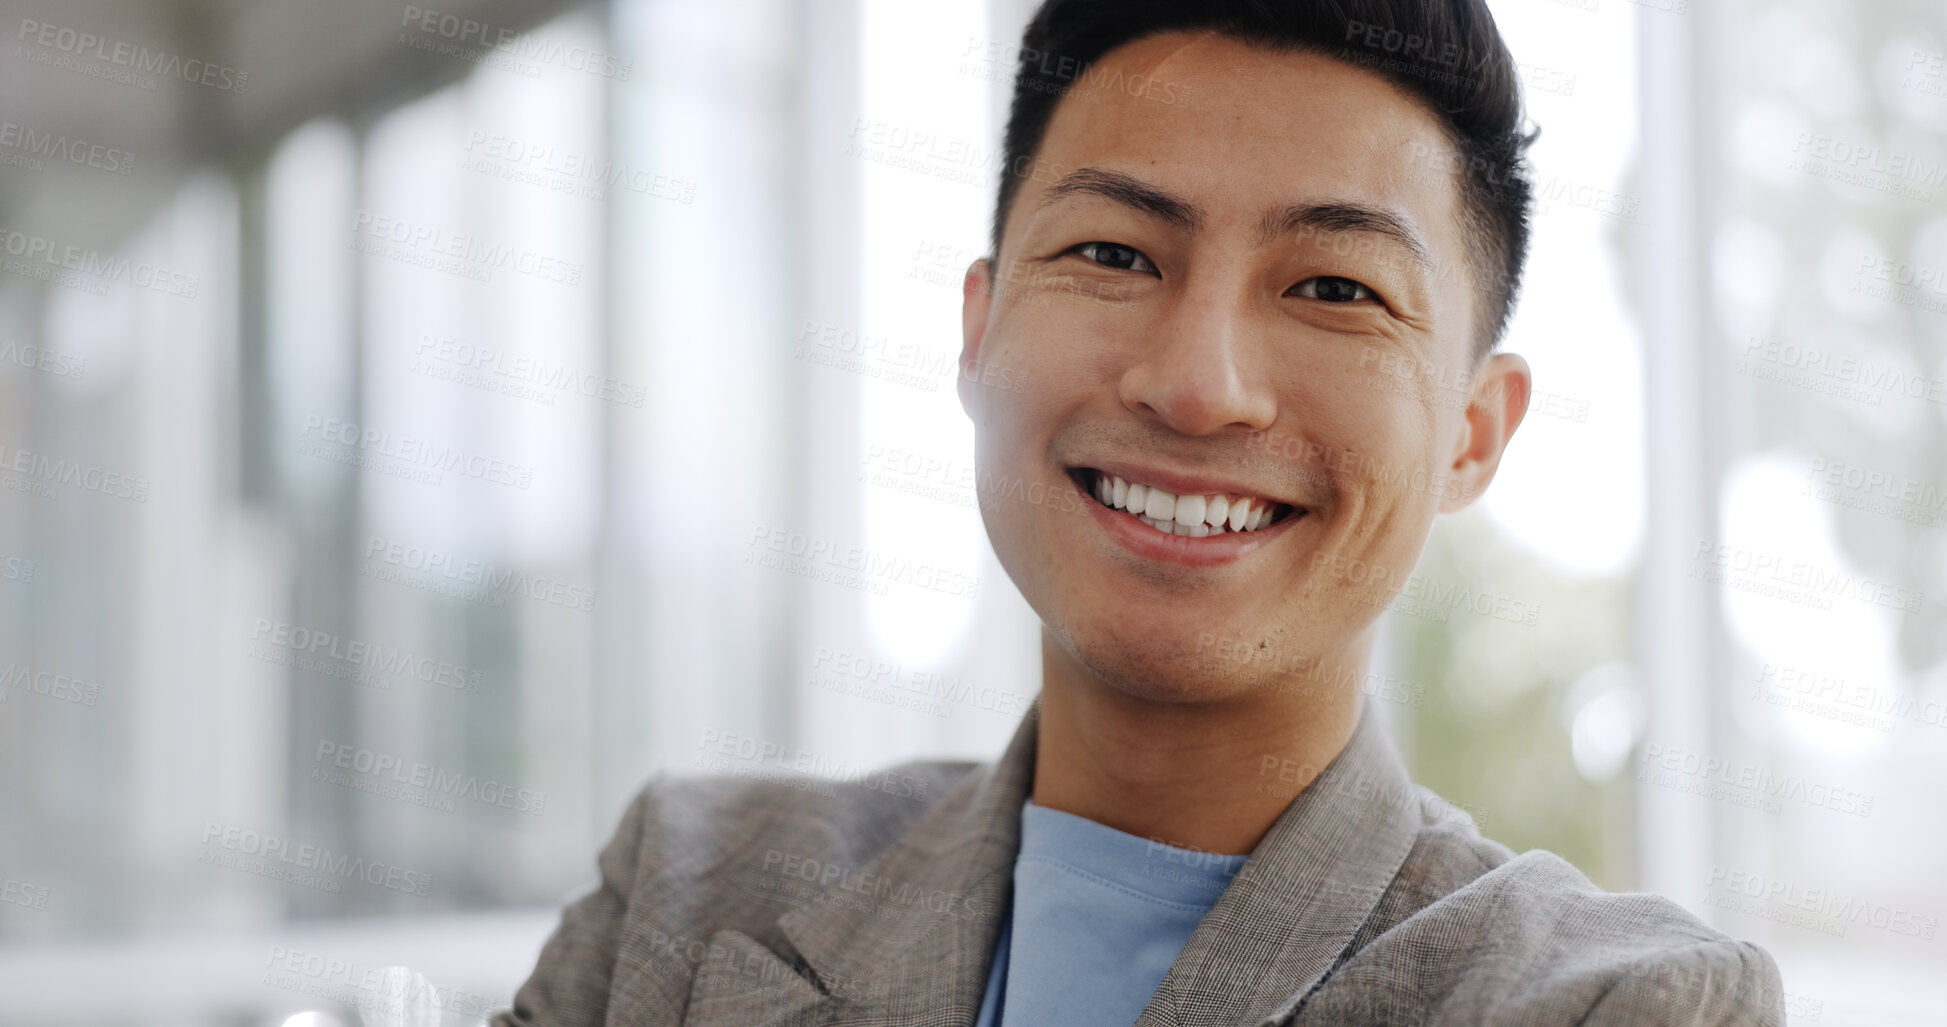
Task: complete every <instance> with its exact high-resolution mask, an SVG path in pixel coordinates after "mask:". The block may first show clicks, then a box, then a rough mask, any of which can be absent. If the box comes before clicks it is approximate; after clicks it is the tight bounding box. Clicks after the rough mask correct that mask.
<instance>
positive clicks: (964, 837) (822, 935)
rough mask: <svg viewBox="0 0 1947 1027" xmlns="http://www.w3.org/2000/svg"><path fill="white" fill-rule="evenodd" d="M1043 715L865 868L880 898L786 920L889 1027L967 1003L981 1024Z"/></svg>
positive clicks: (795, 938) (855, 999) (827, 977)
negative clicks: (991, 958)
mask: <svg viewBox="0 0 1947 1027" xmlns="http://www.w3.org/2000/svg"><path fill="white" fill-rule="evenodd" d="M1040 715H1041V700H1040V698H1039V697H1038V696H1037V697H1036V698H1035V700H1034V701H1033V702H1032V703H1031V704H1030V705H1029V707H1028V710H1027V712H1026V713H1025V714H1023V716H1022V718H1021V723H1020V726H1018V727H1017V728H1015V731H1014V736H1013V738H1012V739H1011V740H1010V741H1009V742H1008V744H1007V748H1006V750H1005V751H1004V752H1003V753H1002V754H1001V757H1000V758H999V759H998V760H996V761H994V762H993V763H990V764H987V765H985V766H982V767H979V768H976V769H975V770H974V771H973V772H971V773H969V774H967V775H966V776H965V777H963V778H962V779H961V780H960V781H959V782H958V783H956V784H955V785H954V786H953V787H952V788H950V789H948V790H947V791H946V792H944V793H943V794H941V795H940V796H939V798H937V799H936V800H935V801H934V802H933V803H931V804H930V806H929V808H928V809H927V810H926V812H924V813H922V814H920V815H919V817H918V818H917V819H916V820H915V821H914V822H913V823H912V824H911V825H910V826H909V827H908V828H907V829H906V830H905V831H904V832H903V833H902V834H901V835H900V837H899V838H898V839H897V840H895V841H894V842H893V843H892V844H891V845H890V846H888V847H887V848H886V850H885V851H884V852H882V853H881V854H880V855H879V856H878V857H877V858H875V859H874V860H873V861H872V862H871V863H870V864H868V865H867V866H866V868H865V873H864V875H861V877H860V880H862V881H869V882H870V883H871V885H872V888H873V892H874V894H875V895H876V896H878V899H877V901H875V902H870V903H861V902H857V901H851V902H847V901H842V899H843V898H844V897H843V896H838V895H836V894H829V896H828V897H829V898H830V899H831V900H832V901H819V902H807V903H803V904H801V905H799V906H798V907H797V908H794V909H793V910H791V911H790V912H787V913H785V914H784V915H783V916H781V917H779V918H778V921H777V924H778V928H779V930H780V932H781V933H782V934H783V936H784V937H785V938H786V939H787V940H788V941H789V942H790V943H791V945H792V946H793V947H794V948H796V949H797V951H798V954H799V955H801V956H802V957H804V960H805V962H806V963H808V964H810V966H811V968H812V969H813V970H814V971H815V972H816V974H817V976H818V977H819V979H820V983H821V985H822V986H823V987H825V988H826V989H828V990H829V991H830V992H831V994H832V995H833V997H834V998H836V999H838V1000H839V1001H840V1002H841V1003H846V1004H856V1005H857V1006H858V1007H860V1008H863V1009H870V1010H871V1011H872V1013H873V1014H874V1016H875V1018H877V1019H875V1021H874V1022H878V1023H885V1024H903V1023H908V1022H911V1023H921V1022H933V1023H937V1022H939V1021H938V1017H939V1014H940V1012H941V1007H942V1005H946V1006H961V1007H964V1008H965V1010H966V1016H965V1020H966V1022H967V1023H969V1024H971V1023H972V1022H973V1018H974V1014H975V1013H977V1012H978V1011H979V1009H980V1001H981V997H982V995H983V993H984V991H985V988H986V983H987V978H986V971H987V967H988V957H989V956H990V955H992V953H993V948H994V942H995V940H996V938H997V936H998V935H999V933H1000V924H1001V917H1002V915H1003V914H1004V913H1006V912H1007V903H1008V902H1009V900H1010V899H1011V897H1012V894H1013V888H1014V874H1013V870H1014V856H1015V854H1016V853H1017V852H1018V851H1019V850H1020V847H1021V805H1022V803H1024V802H1025V801H1026V800H1027V795H1028V791H1029V789H1030V787H1031V786H1032V785H1033V782H1034V750H1035V736H1036V730H1035V728H1036V726H1037V725H1038V724H1039V722H1040ZM866 875H870V876H869V877H867V876H866ZM826 891H827V893H832V892H834V889H832V888H829V887H828V888H827V889H826Z"/></svg>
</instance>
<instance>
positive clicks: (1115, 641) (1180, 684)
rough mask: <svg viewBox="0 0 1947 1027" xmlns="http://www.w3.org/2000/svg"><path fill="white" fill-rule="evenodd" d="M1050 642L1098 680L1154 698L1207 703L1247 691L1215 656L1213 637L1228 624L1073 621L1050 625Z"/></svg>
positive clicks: (1246, 683) (1224, 634) (1231, 634)
mask: <svg viewBox="0 0 1947 1027" xmlns="http://www.w3.org/2000/svg"><path fill="white" fill-rule="evenodd" d="M1049 634H1050V635H1051V636H1052V637H1053V639H1054V641H1055V644H1057V645H1059V646H1060V647H1061V648H1062V650H1064V651H1065V652H1066V654H1067V656H1068V658H1069V659H1070V660H1072V661H1074V662H1075V663H1078V664H1080V665H1081V666H1082V667H1083V668H1085V669H1086V670H1087V671H1088V672H1089V673H1090V674H1091V675H1093V676H1094V677H1095V678H1097V679H1099V680H1100V681H1101V682H1102V683H1103V684H1105V685H1107V686H1109V687H1110V688H1112V689H1114V690H1116V691H1117V692H1120V693H1122V694H1124V695H1127V696H1129V697H1130V698H1134V699H1142V700H1145V701H1148V702H1158V703H1196V702H1213V701H1220V700H1224V699H1230V698H1234V697H1235V696H1238V695H1241V694H1243V693H1245V692H1247V691H1249V690H1250V684H1251V682H1250V680H1249V679H1248V677H1247V676H1246V675H1244V674H1241V673H1237V668H1235V667H1234V665H1230V664H1227V663H1225V662H1224V661H1223V660H1221V659H1220V658H1219V656H1218V654H1217V652H1216V649H1215V645H1214V642H1215V640H1216V639H1219V638H1235V637H1236V636H1237V634H1238V632H1237V631H1236V629H1234V628H1201V627H1194V626H1184V625H1180V624H1179V625H1172V626H1170V627H1168V628H1162V629H1155V628H1154V626H1153V625H1148V624H1130V623H1126V622H1123V623H1113V624H1104V623H1100V622H1090V623H1073V622H1071V623H1070V624H1069V625H1068V626H1066V627H1065V628H1063V629H1060V630H1051V631H1050V632H1049Z"/></svg>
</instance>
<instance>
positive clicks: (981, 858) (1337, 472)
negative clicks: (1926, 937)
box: [498, 0, 1782, 1027]
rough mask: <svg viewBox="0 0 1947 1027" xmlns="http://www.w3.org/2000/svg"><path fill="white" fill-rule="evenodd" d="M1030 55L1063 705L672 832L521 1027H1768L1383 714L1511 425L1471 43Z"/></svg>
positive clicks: (1197, 29) (1252, 15)
mask: <svg viewBox="0 0 1947 1027" xmlns="http://www.w3.org/2000/svg"><path fill="white" fill-rule="evenodd" d="M1022 54H1023V59H1022V64H1021V69H1020V72H1019V75H1018V77H1017V79H1016V87H1015V97H1014V108H1013V113H1012V118H1011V120H1010V122H1009V125H1008V131H1007V147H1006V150H1007V157H1008V163H1007V165H1006V169H1005V171H1004V176H1003V182H1002V188H1001V193H1000V197H999V203H998V204H997V209H996V215H995V228H994V239H993V244H994V246H993V253H992V256H991V257H989V258H988V259H983V260H980V261H978V262H976V263H975V265H974V266H973V267H972V268H970V269H969V270H968V272H967V278H966V293H965V305H964V312H963V317H962V337H963V353H962V360H961V363H962V367H961V371H962V375H961V384H960V400H961V403H962V405H963V407H964V408H965V410H966V412H967V414H968V415H969V416H970V417H971V418H972V419H973V422H974V425H975V440H976V458H977V463H978V467H979V471H980V478H981V481H982V482H983V489H982V491H983V494H982V497H981V499H982V503H981V506H982V511H983V516H984V519H985V522H986V526H987V530H988V533H989V535H990V537H991V538H992V540H993V545H994V551H995V552H996V554H997V555H998V556H999V558H1000V561H1001V564H1002V565H1003V566H1004V567H1005V568H1006V570H1007V572H1008V574H1009V576H1010V577H1011V578H1012V579H1013V581H1014V582H1015V584H1016V585H1017V586H1019V588H1020V591H1021V594H1022V595H1023V596H1025V597H1026V599H1027V601H1028V603H1029V604H1030V605H1031V606H1032V607H1033V608H1034V610H1035V612H1036V613H1037V614H1038V615H1039V616H1040V618H1041V621H1042V623H1043V627H1044V630H1043V642H1042V654H1043V656H1042V681H1041V693H1040V696H1039V698H1038V699H1037V700H1036V702H1035V705H1034V706H1033V707H1032V708H1031V709H1030V710H1029V712H1028V715H1027V717H1026V718H1025V719H1024V720H1023V722H1022V724H1021V726H1020V728H1019V729H1018V731H1017V732H1016V734H1015V736H1014V739H1013V741H1012V742H1011V744H1010V745H1009V746H1008V748H1007V750H1006V752H1005V753H1004V754H1002V756H1001V757H1000V759H999V760H997V761H996V762H994V763H993V764H991V765H984V766H971V765H967V764H957V763H938V762H934V763H918V764H909V765H906V766H903V767H899V768H894V770H892V771H888V772H886V773H885V774H883V775H880V776H879V777H878V778H877V779H876V780H875V779H874V778H873V777H868V778H866V779H864V780H863V781H861V782H856V783H852V784H848V785H846V786H843V787H840V788H837V789H835V790H834V794H830V795H823V796H820V795H817V794H809V793H806V792H804V791H800V790H798V789H794V788H791V787H789V786H788V785H787V784H782V783H759V782H749V781H732V780H721V779H716V780H693V781H685V782H658V783H656V784H652V785H651V786H650V787H649V788H647V789H645V790H644V791H643V793H642V794H641V796H640V797H639V798H638V799H637V801H636V802H635V804H634V805H633V806H632V807H631V808H630V810H629V813H628V815H627V816H626V817H625V819H624V821H623V824H622V827H621V830H620V831H619V832H618V833H617V835H616V838H615V840H614V841H613V842H611V843H610V845H609V846H608V848H607V849H606V850H604V852H603V854H602V858H601V869H602V885H601V887H600V888H599V889H598V890H597V891H596V892H595V893H593V894H591V895H589V896H588V897H586V898H584V899H582V900H581V901H579V902H577V903H576V904H575V905H574V906H572V907H570V909H569V910H568V912H567V913H566V914H565V916H564V918H563V922H562V926H561V928H560V930H559V931H558V932H557V933H556V935H555V937H554V938H553V939H552V940H550V942H549V943H548V946H547V948H546V950H545V951H544V952H543V954H542V958H541V963H540V965H539V967H538V968H537V969H536V971H535V974H534V976H533V978H532V979H530V980H529V981H528V983H527V984H526V986H524V987H523V988H522V989H521V991H520V993H519V994H518V996H517V997H516V1001H515V1005H514V1009H513V1010H512V1011H511V1012H509V1013H505V1014H503V1015H502V1016H501V1017H500V1018H499V1020H498V1022H499V1023H500V1024H502V1025H503V1027H511V1025H515V1024H534V1025H542V1024H576V1025H580V1024H596V1023H604V1022H615V1023H658V1024H660V1023H684V1024H721V1025H731V1024H735V1025H738V1027H751V1025H763V1024H826V1023H830V1024H874V1025H879V1024H913V1025H919V1024H979V1025H981V1027H987V1025H1003V1024H1005V1025H1009V1027H1026V1025H1040V1024H1049V1025H1062V1027H1073V1025H1098V1024H1099V1025H1127V1024H1131V1023H1135V1024H1139V1025H1142V1027H1162V1025H1168V1024H1208V1025H1217V1024H1226V1025H1231V1024H1243V1025H1256V1024H1408V1023H1443V1024H1566V1023H1586V1024H1617V1025H1623V1024H1630V1025H1635V1024H1662V1023H1669V1024H1678V1023H1681V1024H1725V1023H1776V1022H1778V1021H1779V1019H1780V1017H1779V1014H1778V1008H1779V1005H1780V1001H1781V997H1782V996H1781V995H1780V992H1779V980H1778V973H1777V969H1776V966H1775V965H1774V963H1773V962H1772V960H1771V959H1770V957H1769V956H1768V955H1767V954H1765V953H1764V952H1763V951H1762V950H1760V949H1758V948H1757V947H1755V946H1753V945H1750V944H1748V943H1744V942H1739V941H1735V940H1732V939H1730V938H1727V937H1725V936H1723V935H1721V934H1719V933H1717V932H1715V931H1713V930H1711V929H1710V928H1709V927H1707V926H1705V925H1704V924H1703V923H1701V922H1699V921H1698V920H1696V919H1695V918H1694V917H1692V916H1690V915H1689V914H1687V913H1685V912H1684V911H1683V910H1681V909H1680V908H1678V907H1677V906H1675V905H1674V904H1672V903H1670V902H1668V901H1667V900H1664V899H1661V898H1657V897H1654V896H1648V895H1618V894H1609V893H1605V892H1603V891H1601V890H1600V889H1598V888H1596V887H1595V886H1593V885H1592V884H1590V883H1589V881H1588V880H1587V879H1586V878H1585V877H1584V876H1583V875H1582V874H1580V873H1579V872H1578V871H1576V870H1575V869H1574V868H1573V867H1571V866H1569V865H1568V864H1567V863H1565V862H1563V861H1562V860H1561V859H1559V858H1557V857H1555V856H1553V855H1551V854H1548V853H1545V852H1528V853H1524V854H1520V855H1516V854H1514V853H1513V852H1511V851H1510V850H1508V849H1507V848H1505V847H1503V846H1501V845H1499V844H1497V843H1494V842H1492V841H1489V840H1486V839H1484V838H1482V837H1481V836H1480V834H1479V833H1478V831H1477V830H1476V829H1475V826H1474V824H1473V822H1472V821H1471V820H1470V819H1469V818H1468V817H1466V816H1465V815H1464V814H1462V813H1460V812H1459V811H1457V810H1456V809H1455V808H1454V807H1452V806H1451V805H1449V804H1447V803H1445V802H1443V801H1442V800H1440V799H1439V798H1438V797H1436V796H1435V795H1433V794H1432V793H1431V792H1429V791H1426V790H1425V789H1421V788H1418V787H1416V786H1415V785H1413V784H1412V782H1411V781H1410V780H1409V779H1408V778H1407V776H1406V774H1405V772H1404V770H1403V769H1402V768H1401V766H1400V763H1399V761H1398V758H1397V757H1396V755H1395V754H1394V752H1393V750H1392V748H1391V746H1390V744H1389V743H1388V741H1387V740H1386V738H1385V736H1384V734H1383V732H1382V730H1381V728H1380V725H1379V723H1378V720H1377V718H1376V715H1375V714H1373V713H1372V712H1371V711H1369V710H1368V709H1367V706H1366V699H1367V698H1368V697H1369V696H1368V689H1367V688H1366V687H1365V683H1366V682H1368V681H1370V680H1371V676H1370V675H1369V673H1368V666H1369V664H1370V662H1371V658H1372V649H1373V644H1374V630H1375V625H1376V623H1377V621H1378V618H1379V615H1380V613H1381V612H1382V610H1383V609H1384V608H1385V606H1386V604H1387V603H1388V602H1389V601H1390V600H1391V599H1393V598H1394V597H1396V595H1397V594H1398V590H1399V586H1400V584H1401V583H1402V582H1403V581H1404V580H1405V578H1406V575H1407V573H1408V572H1409V571H1410V569H1411V568H1412V567H1413V566H1414V564H1415V562H1416V561H1417V559H1418V556H1419V553H1420V550H1421V547H1422V546H1423V545H1424V543H1425V541H1426V538H1427V534H1428V531H1429V530H1430V527H1431V524H1432V522H1433V519H1434V517H1435V516H1436V515H1438V514H1440V513H1442V512H1449V511H1453V510H1456V509H1459V508H1461V507H1463V506H1465V505H1466V504H1467V503H1468V502H1470V501H1471V500H1472V499H1473V498H1474V497H1476V496H1478V495H1479V494H1480V492H1481V491H1482V490H1484V489H1485V488H1486V487H1487V486H1488V483H1489V482H1490V481H1491V480H1492V478H1493V476H1494V472H1495V469H1496V468H1497V467H1498V465H1499V463H1500V460H1501V458H1502V455H1503V453H1504V452H1505V450H1506V448H1507V446H1508V442H1509V440H1510V438H1511V437H1512V436H1513V434H1514V432H1515V430H1516V428H1517V427H1518V426H1519V425H1520V423H1521V419H1522V415H1523V413H1524V412H1525V409H1526V406H1527V401H1528V395H1529V371H1528V367H1527V365H1526V363H1525V362H1524V361H1523V360H1522V359H1521V358H1520V357H1518V356H1514V355H1512V354H1507V353H1496V352H1494V349H1495V343H1496V340H1497V339H1498V337H1499V335H1500V333H1501V330H1502V328H1503V326H1504V324H1505V323H1506V320H1507V316H1508V310H1509V307H1510V305H1511V303H1512V302H1513V298H1514V286H1515V283H1516V282H1517V281H1518V280H1519V276H1520V270H1521V266H1522V262H1523V256H1524V253H1525V250H1526V245H1527V217H1528V207H1529V190H1528V186H1527V184H1526V178H1525V169H1524V167H1523V153H1524V152H1525V149H1526V146H1527V142H1528V138H1529V137H1527V136H1524V135H1523V134H1522V128H1521V104H1520V97H1519V93H1518V86H1517V82H1516V76H1515V72H1514V64H1513V61H1512V59H1511V58H1510V56H1509V54H1508V52H1507V50H1506V48H1505V47H1504V46H1503V45H1502V43H1501V40H1500V37H1499V35H1498V33H1497V31H1496V29H1495V27H1494V24H1493V21H1492V19H1491V18H1490V17H1489V15H1488V13H1487V11H1486V8H1485V6H1484V4H1483V3H1481V2H1478V0H1436V2H1420V0H1402V2H1398V3H1387V2H1380V0H1346V2H1340V3H1336V4H1325V3H1321V2H1301V0H1287V2H1274V0H1225V2H1219V0H1198V2H1194V3H1192V2H1168V3H1166V2H1160V0H1133V2H1132V0H1119V2H1107V0H1050V2H1049V3H1047V4H1045V5H1044V6H1043V7H1042V9H1041V10H1040V12H1039V13H1038V14H1037V16H1036V18H1035V20H1034V22H1033V23H1032V24H1031V25H1030V27H1029V29H1028V31H1027V34H1026V37H1025V39H1024V42H1023V49H1022ZM995 369H1004V370H1008V371H1011V372H1013V374H1012V375H1011V378H1012V380H1015V381H1025V382H1029V383H1032V386H1031V387H1017V388H1010V389H1004V390H1003V389H992V388H988V387H986V386H984V385H981V384H978V383H980V382H983V381H991V380H993V375H992V374H991V373H990V372H992V371H993V370H995ZM894 781H897V782H898V784H899V786H898V787H890V786H889V785H888V783H889V782H894Z"/></svg>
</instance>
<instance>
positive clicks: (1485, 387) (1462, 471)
mask: <svg viewBox="0 0 1947 1027" xmlns="http://www.w3.org/2000/svg"><path fill="white" fill-rule="evenodd" d="M1533 390H1534V383H1533V381H1532V379H1531V377H1530V375H1529V373H1528V362H1527V361H1526V360H1523V359H1522V358H1521V357H1520V356H1519V355H1518V354H1514V353H1496V354H1494V355H1493V356H1490V357H1488V358H1487V360H1485V361H1484V362H1482V364H1481V368H1480V373H1479V374H1477V375H1476V376H1475V377H1474V388H1473V392H1472V393H1471V394H1470V395H1469V396H1468V398H1467V413H1466V423H1465V424H1464V425H1463V426H1462V428H1461V431H1460V437H1459V438H1458V439H1457V440H1455V442H1454V454H1453V467H1452V468H1451V469H1450V471H1449V473H1450V474H1451V475H1452V480H1453V481H1454V483H1455V484H1456V485H1458V486H1459V487H1458V489H1456V490H1452V491H1447V492H1443V494H1442V496H1441V499H1440V512H1441V513H1453V512H1455V511H1457V510H1462V509H1465V508H1466V507H1467V506H1468V505H1469V504H1471V503H1473V501H1474V500H1475V499H1476V498H1477V497H1479V496H1480V494H1481V493H1482V492H1485V491H1487V483H1488V482H1491V481H1493V480H1494V472H1495V470H1496V469H1497V468H1499V467H1500V466H1501V454H1502V453H1504V452H1506V451H1507V448H1508V440H1510V439H1512V438H1514V430H1515V429H1516V428H1519V427H1521V419H1522V418H1523V417H1525V416H1527V413H1528V396H1529V394H1530V393H1531V392H1532V391H1533ZM1455 492H1457V493H1458V495H1456V494H1454V493H1455Z"/></svg>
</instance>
